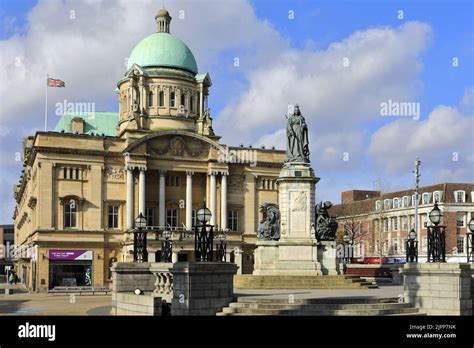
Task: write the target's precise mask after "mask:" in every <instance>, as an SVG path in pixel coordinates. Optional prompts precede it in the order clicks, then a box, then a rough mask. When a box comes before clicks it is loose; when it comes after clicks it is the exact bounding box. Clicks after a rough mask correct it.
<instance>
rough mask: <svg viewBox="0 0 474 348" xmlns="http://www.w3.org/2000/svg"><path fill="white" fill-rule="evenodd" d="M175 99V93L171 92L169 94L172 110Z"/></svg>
mask: <svg viewBox="0 0 474 348" xmlns="http://www.w3.org/2000/svg"><path fill="white" fill-rule="evenodd" d="M175 98H176V95H175V93H174V92H171V93H170V107H172V108H174V107H175V105H176V100H175Z"/></svg>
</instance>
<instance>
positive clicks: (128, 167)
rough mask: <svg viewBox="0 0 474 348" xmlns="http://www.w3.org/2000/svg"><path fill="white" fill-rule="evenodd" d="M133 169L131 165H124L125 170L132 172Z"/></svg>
mask: <svg viewBox="0 0 474 348" xmlns="http://www.w3.org/2000/svg"><path fill="white" fill-rule="evenodd" d="M134 169H135V166H134V165H131V164H126V165H125V170H134Z"/></svg>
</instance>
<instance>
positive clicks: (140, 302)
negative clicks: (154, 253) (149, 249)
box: [111, 262, 173, 315]
mask: <svg viewBox="0 0 474 348" xmlns="http://www.w3.org/2000/svg"><path fill="white" fill-rule="evenodd" d="M171 267H172V264H171V263H162V262H117V263H115V264H114V265H113V266H112V268H111V271H112V314H115V315H161V302H162V300H166V301H167V302H168V303H169V302H171V299H172V288H173V278H172V277H171V273H170V272H169V269H170V268H171ZM137 288H138V289H140V290H141V291H143V294H141V295H135V293H134V292H135V289H137Z"/></svg>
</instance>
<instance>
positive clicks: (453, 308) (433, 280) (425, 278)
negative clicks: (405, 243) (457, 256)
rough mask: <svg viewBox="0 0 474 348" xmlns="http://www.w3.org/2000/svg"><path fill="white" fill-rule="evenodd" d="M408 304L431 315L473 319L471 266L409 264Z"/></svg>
mask: <svg viewBox="0 0 474 348" xmlns="http://www.w3.org/2000/svg"><path fill="white" fill-rule="evenodd" d="M402 271H403V276H404V297H405V302H409V303H410V304H411V305H413V306H416V307H418V308H420V309H421V310H422V311H423V312H425V313H427V314H429V315H472V294H471V281H472V280H471V277H472V270H471V265H470V264H467V263H464V264H463V263H406V264H405V265H404V267H403V269H402Z"/></svg>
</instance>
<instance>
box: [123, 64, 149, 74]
mask: <svg viewBox="0 0 474 348" xmlns="http://www.w3.org/2000/svg"><path fill="white" fill-rule="evenodd" d="M141 75H145V76H147V75H148V74H147V73H146V72H145V70H143V69H142V67H141V66H140V65H137V64H133V65H132V66H131V67H130V69H128V70H127V72H126V73H125V77H136V76H141Z"/></svg>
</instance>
